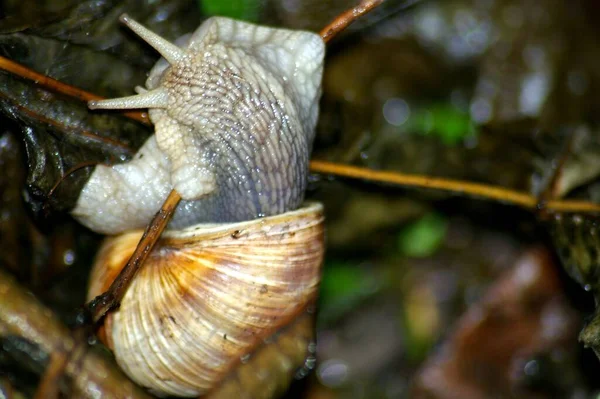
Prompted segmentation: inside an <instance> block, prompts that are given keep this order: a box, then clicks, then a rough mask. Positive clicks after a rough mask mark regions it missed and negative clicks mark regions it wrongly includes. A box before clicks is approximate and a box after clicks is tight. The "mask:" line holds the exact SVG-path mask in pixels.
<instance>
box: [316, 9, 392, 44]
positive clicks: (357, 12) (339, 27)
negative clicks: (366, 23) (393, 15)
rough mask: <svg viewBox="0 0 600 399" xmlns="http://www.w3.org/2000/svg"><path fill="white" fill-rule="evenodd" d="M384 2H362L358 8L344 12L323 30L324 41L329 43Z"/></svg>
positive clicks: (321, 33)
mask: <svg viewBox="0 0 600 399" xmlns="http://www.w3.org/2000/svg"><path fill="white" fill-rule="evenodd" d="M383 2H384V0H362V1H361V2H360V3H359V4H358V5H357V6H355V7H353V8H351V9H349V10H346V11H344V12H343V13H341V14H340V15H338V16H337V17H335V19H334V20H333V21H331V22H330V23H329V25H327V26H326V27H324V28H323V29H321V32H319V34H320V35H321V37H322V38H323V41H324V42H325V43H328V42H329V41H330V40H331V39H333V38H334V37H335V36H336V35H337V34H338V33H340V32H341V31H343V30H344V29H346V28H347V27H348V26H350V24H351V23H352V22H354V21H356V20H357V19H358V18H360V17H362V16H363V15H365V14H366V13H368V12H369V11H371V10H373V9H374V8H375V7H377V6H379V5H381V4H382V3H383Z"/></svg>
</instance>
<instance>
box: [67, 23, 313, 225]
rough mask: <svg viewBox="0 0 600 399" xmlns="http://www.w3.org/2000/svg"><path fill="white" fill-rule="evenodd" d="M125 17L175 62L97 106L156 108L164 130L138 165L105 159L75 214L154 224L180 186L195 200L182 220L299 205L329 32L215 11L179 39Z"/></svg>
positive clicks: (153, 114) (252, 214)
mask: <svg viewBox="0 0 600 399" xmlns="http://www.w3.org/2000/svg"><path fill="white" fill-rule="evenodd" d="M121 20H122V21H123V22H124V23H125V24H127V26H129V27H130V28H131V29H132V30H133V31H134V32H136V33H137V34H138V35H139V36H140V37H141V38H142V39H144V40H145V41H146V42H148V43H149V44H150V45H151V46H153V47H154V48H155V49H156V50H158V51H159V52H160V53H161V55H163V57H164V59H163V60H161V61H159V62H158V63H157V64H156V65H155V66H154V68H153V69H152V70H151V71H150V74H149V77H148V80H147V81H146V89H144V88H137V89H136V91H137V92H138V95H137V96H131V97H125V98H121V99H112V100H103V101H95V102H90V104H89V106H90V108H92V109H131V108H149V114H150V119H151V120H152V122H153V123H154V125H155V135H154V136H152V137H151V138H149V139H148V141H147V142H146V143H145V144H144V145H143V147H142V148H141V149H140V150H139V151H138V153H137V154H136V156H135V158H134V159H133V160H131V161H130V162H128V163H125V164H121V165H115V166H113V167H106V166H97V167H96V170H95V171H94V173H93V174H92V176H91V178H90V180H89V181H88V183H87V184H86V186H85V187H84V189H83V190H82V192H81V195H80V197H79V200H78V202H77V205H76V207H75V209H74V210H73V212H72V213H73V215H74V217H75V218H77V219H78V220H79V221H80V222H81V223H82V224H84V225H86V226H88V227H89V228H91V229H92V230H94V231H97V232H100V233H105V234H116V233H119V232H122V231H125V230H130V229H133V228H143V227H144V226H146V224H147V223H148V222H149V221H150V219H151V218H152V216H153V215H154V213H155V212H156V211H157V210H158V209H159V208H160V206H161V205H162V202H163V201H164V200H165V198H166V197H167V195H168V193H169V191H170V190H171V189H173V188H174V189H175V190H177V191H178V192H179V194H180V195H181V196H182V198H183V201H182V202H181V203H180V205H179V206H178V208H177V210H176V212H175V215H174V217H173V220H172V221H171V223H170V225H169V227H170V228H182V227H187V226H190V225H193V224H196V223H226V222H237V221H243V220H251V219H255V218H259V217H264V216H271V215H276V214H279V213H283V212H286V211H289V210H293V209H296V208H297V207H298V206H299V205H300V203H301V202H302V200H303V196H304V190H305V187H306V177H307V173H308V161H309V158H310V151H311V147H312V142H313V138H314V130H315V125H316V121H317V117H318V101H319V97H320V94H321V78H322V70H323V57H324V53H325V49H324V47H325V46H324V43H323V41H322V39H321V38H320V36H318V35H317V34H314V33H310V32H302V31H291V30H286V29H274V28H268V27H262V26H257V25H253V24H249V23H245V22H240V21H235V20H232V19H228V18H220V17H214V18H210V19H208V20H207V21H205V22H204V23H203V24H202V25H201V26H200V27H199V28H198V29H197V30H196V32H194V33H193V34H192V36H191V37H190V38H189V40H188V42H187V44H185V45H184V46H182V47H178V46H176V45H175V44H171V43H169V42H168V41H166V40H164V39H162V38H160V37H159V36H157V35H156V34H154V33H152V32H151V31H149V30H147V29H146V28H144V27H143V26H141V25H139V24H138V23H137V22H135V21H133V20H131V19H130V18H128V17H127V16H123V17H122V18H121Z"/></svg>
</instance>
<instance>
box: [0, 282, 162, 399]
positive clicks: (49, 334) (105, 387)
mask: <svg viewBox="0 0 600 399" xmlns="http://www.w3.org/2000/svg"><path fill="white" fill-rule="evenodd" d="M0 309H2V311H1V312H0V335H3V336H9V335H10V336H17V337H21V338H22V339H24V340H27V341H29V342H32V343H33V344H35V345H37V346H39V347H40V349H41V350H43V351H44V352H46V353H47V354H50V355H51V356H52V354H54V353H56V352H62V353H68V356H66V364H63V365H61V362H62V361H61V359H60V358H59V359H57V363H56V364H55V365H54V367H58V368H59V369H62V370H64V372H65V376H66V377H67V379H66V381H70V387H69V386H67V385H68V384H60V385H61V388H63V387H66V388H67V389H68V390H69V392H63V394H65V395H67V394H70V395H71V397H77V398H97V397H99V396H101V397H105V398H131V399H136V398H139V399H149V398H151V396H149V395H148V394H146V393H145V392H144V391H143V390H142V389H141V388H139V387H137V386H136V385H135V384H134V383H133V382H131V381H130V380H129V379H128V378H127V377H126V376H125V375H124V374H123V373H122V372H121V371H120V369H119V367H118V366H117V365H116V363H115V362H114V360H112V358H110V357H108V356H107V355H106V353H105V352H104V351H102V350H100V349H99V348H95V347H88V345H87V343H86V342H85V341H82V340H78V339H76V338H75V336H74V335H73V334H72V333H71V332H70V331H69V330H68V329H67V327H66V326H64V325H63V324H62V323H61V322H60V321H59V320H58V319H57V318H56V317H55V316H54V314H53V313H52V311H51V310H50V309H48V308H46V307H45V306H43V305H42V304H41V303H40V302H39V301H38V300H37V299H36V298H35V297H34V296H33V295H31V294H30V293H29V292H27V291H26V290H25V289H24V288H22V287H21V286H20V285H19V284H18V283H17V282H16V281H15V280H14V278H13V277H11V276H9V275H8V274H6V273H5V272H4V271H2V270H0ZM50 363H52V361H51V362H50ZM56 371H57V370H51V371H50V373H51V375H50V376H48V378H49V379H50V380H54V381H56V378H57V376H56V375H53V374H54V373H55V372H56ZM38 395H42V393H38Z"/></svg>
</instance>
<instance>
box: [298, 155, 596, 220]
mask: <svg viewBox="0 0 600 399" xmlns="http://www.w3.org/2000/svg"><path fill="white" fill-rule="evenodd" d="M310 169H311V171H313V172H318V173H325V174H332V175H336V176H344V177H350V178H353V179H365V180H368V181H376V182H381V183H390V184H395V185H399V186H402V187H419V188H429V189H436V190H443V191H451V192H455V193H460V194H467V195H472V196H476V197H481V198H486V199H493V200H497V201H499V202H504V203H509V204H513V205H518V206H521V207H523V208H528V209H531V210H536V209H537V208H538V207H539V206H540V204H539V201H538V199H537V198H536V197H534V196H532V195H529V194H526V193H522V192H518V191H513V190H509V189H505V188H502V187H498V186H490V185H486V184H479V183H472V182H467V181H460V180H449V179H442V178H436V177H429V176H419V175H408V174H404V173H399V172H385V171H377V170H371V169H365V168H359V167H356V166H350V165H341V164H336V163H332V162H326V161H317V160H312V161H311V162H310ZM544 207H545V208H546V209H548V210H551V211H555V212H600V205H599V204H595V203H593V202H588V201H568V200H549V201H547V202H545V203H544Z"/></svg>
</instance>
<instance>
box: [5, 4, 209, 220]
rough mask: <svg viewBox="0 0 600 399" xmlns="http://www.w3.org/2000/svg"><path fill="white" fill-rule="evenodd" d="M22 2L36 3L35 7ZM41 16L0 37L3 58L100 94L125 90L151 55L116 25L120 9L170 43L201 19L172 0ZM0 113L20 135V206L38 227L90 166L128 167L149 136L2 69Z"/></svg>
mask: <svg viewBox="0 0 600 399" xmlns="http://www.w3.org/2000/svg"><path fill="white" fill-rule="evenodd" d="M25 3H29V6H30V7H35V6H34V2H32V1H26V2H25ZM24 9H25V8H24V7H21V8H20V11H21V12H23V10H24ZM57 9H58V11H56V10H57ZM44 10H46V11H45V13H44V12H41V11H40V13H36V15H35V18H30V19H26V21H27V24H25V26H23V27H22V29H23V30H21V31H19V32H15V33H10V34H3V35H0V55H3V56H5V57H8V58H10V59H12V60H15V61H17V62H19V63H21V64H24V65H25V66H27V67H29V68H32V69H33V70H35V71H37V72H40V73H43V74H46V75H48V76H50V77H52V78H55V79H57V80H60V81H62V82H65V83H68V84H71V85H74V86H77V87H80V88H83V89H85V90H87V91H90V92H93V93H97V94H100V95H104V96H123V95H129V94H132V93H133V88H134V86H136V85H142V84H143V83H144V80H145V78H146V73H147V71H148V70H149V69H150V67H151V66H152V65H153V63H154V62H155V61H156V60H157V58H158V54H156V52H154V50H152V49H151V48H150V47H149V46H147V45H146V44H145V43H143V42H142V41H141V40H140V39H139V38H137V37H135V35H133V34H131V32H128V31H127V30H126V29H123V27H122V26H120V25H119V24H118V22H117V19H118V16H119V15H120V14H121V13H123V12H128V13H130V14H131V15H132V17H134V18H136V19H138V20H139V21H140V22H142V23H143V24H145V25H147V26H149V27H150V28H151V29H153V30H155V31H156V32H157V33H159V34H161V35H164V36H165V37H166V38H167V39H170V40H175V39H176V38H177V37H178V36H181V35H182V34H183V33H187V32H189V31H193V30H194V29H195V28H196V26H197V24H199V23H200V17H199V14H198V11H197V10H196V9H195V7H193V5H192V4H190V3H182V2H178V1H175V0H169V1H162V2H150V1H105V2H96V1H86V2H82V3H77V2H72V3H69V2H65V3H64V4H63V7H62V8H61V7H59V6H57V8H56V9H54V11H50V10H49V9H44ZM15 18H17V16H15ZM7 20H8V23H9V24H10V18H7V19H3V20H2V21H0V31H3V32H6V31H7V28H6V25H5V24H6V23H7ZM0 112H1V113H2V114H3V115H4V116H5V117H8V118H10V119H12V120H14V121H15V122H16V123H17V125H18V127H19V128H20V129H21V133H22V140H23V143H24V145H25V147H26V152H27V166H28V174H27V195H26V202H27V205H28V207H29V209H30V211H31V213H32V214H33V215H34V218H35V219H36V220H37V221H38V222H40V221H43V220H44V219H46V218H47V217H48V216H49V215H50V214H51V213H52V211H67V210H69V209H70V208H72V207H73V206H74V204H75V202H76V201H77V198H78V196H79V192H80V191H81V188H82V187H83V185H84V184H85V182H86V181H87V178H88V176H89V175H90V173H91V172H92V170H93V168H92V167H90V165H93V164H96V163H104V164H114V163H117V162H123V161H126V160H127V159H129V158H131V156H133V154H134V153H135V151H136V150H137V148H139V146H141V144H143V142H144V141H145V139H146V138H147V137H148V136H149V135H150V134H151V131H152V130H151V128H149V127H147V126H142V125H141V124H139V123H136V122H132V121H130V120H127V119H126V118H124V117H123V116H121V115H119V113H118V112H112V113H111V112H94V113H92V112H90V111H89V110H88V109H87V107H86V104H84V103H82V102H79V101H76V100H72V99H69V98H66V97H64V96H62V95H60V94H58V93H50V92H48V91H46V90H43V89H41V88H39V87H37V86H36V84H35V83H32V82H29V81H24V80H22V79H20V78H18V77H16V76H13V75H10V74H8V73H5V72H0ZM54 188H56V189H55V190H54Z"/></svg>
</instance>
